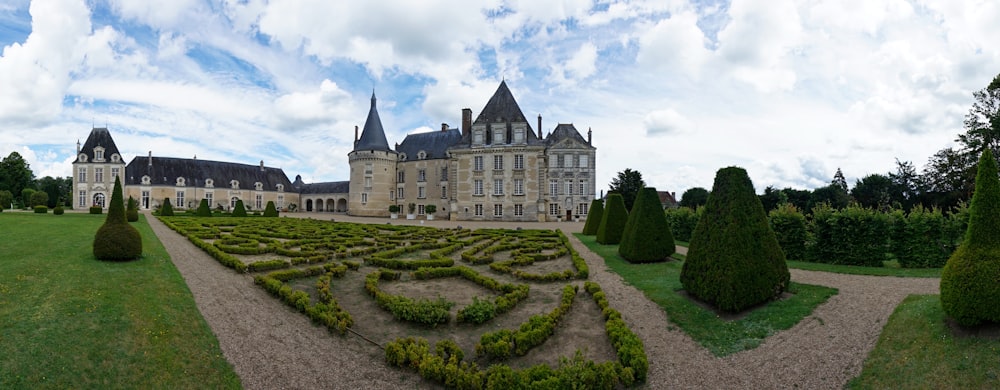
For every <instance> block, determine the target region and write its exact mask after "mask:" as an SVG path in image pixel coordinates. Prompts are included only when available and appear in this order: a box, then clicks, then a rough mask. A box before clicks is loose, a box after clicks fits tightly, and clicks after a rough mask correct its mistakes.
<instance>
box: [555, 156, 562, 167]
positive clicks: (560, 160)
mask: <svg viewBox="0 0 1000 390" xmlns="http://www.w3.org/2000/svg"><path fill="white" fill-rule="evenodd" d="M556 167H559V168H562V167H563V156H562V155H561V154H560V155H557V156H556Z"/></svg>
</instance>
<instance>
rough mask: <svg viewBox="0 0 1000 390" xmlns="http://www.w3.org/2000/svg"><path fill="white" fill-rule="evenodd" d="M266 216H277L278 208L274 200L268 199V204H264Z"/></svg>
mask: <svg viewBox="0 0 1000 390" xmlns="http://www.w3.org/2000/svg"><path fill="white" fill-rule="evenodd" d="M264 216H265V217H277V216H278V209H277V208H276V207H274V201H272V200H269V201H267V206H264Z"/></svg>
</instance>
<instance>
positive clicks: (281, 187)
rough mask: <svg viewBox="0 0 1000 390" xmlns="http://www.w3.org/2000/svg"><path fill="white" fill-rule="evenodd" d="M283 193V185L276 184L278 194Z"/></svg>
mask: <svg viewBox="0 0 1000 390" xmlns="http://www.w3.org/2000/svg"><path fill="white" fill-rule="evenodd" d="M284 191H285V185H284V184H278V192H284Z"/></svg>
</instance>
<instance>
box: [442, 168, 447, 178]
mask: <svg viewBox="0 0 1000 390" xmlns="http://www.w3.org/2000/svg"><path fill="white" fill-rule="evenodd" d="M441 181H448V167H441Z"/></svg>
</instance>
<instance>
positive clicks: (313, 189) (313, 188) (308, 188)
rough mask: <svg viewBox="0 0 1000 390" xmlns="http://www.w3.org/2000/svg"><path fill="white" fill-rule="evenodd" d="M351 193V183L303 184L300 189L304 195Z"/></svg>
mask: <svg viewBox="0 0 1000 390" xmlns="http://www.w3.org/2000/svg"><path fill="white" fill-rule="evenodd" d="M350 192H351V182H349V181H327V182H322V183H309V184H305V183H303V184H302V186H301V187H300V188H299V193H302V194H347V193H350Z"/></svg>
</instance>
